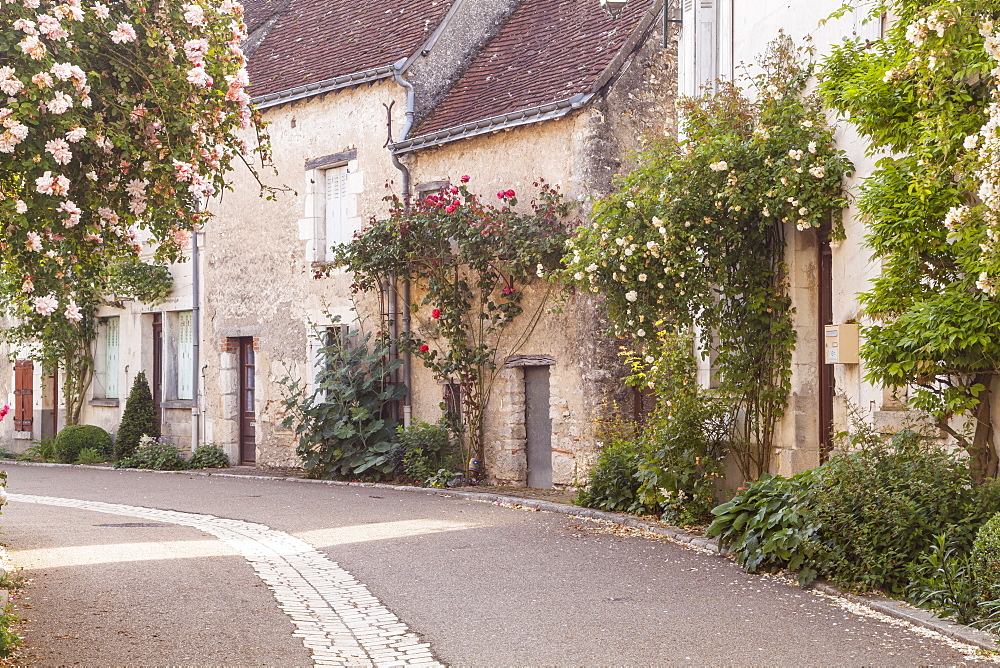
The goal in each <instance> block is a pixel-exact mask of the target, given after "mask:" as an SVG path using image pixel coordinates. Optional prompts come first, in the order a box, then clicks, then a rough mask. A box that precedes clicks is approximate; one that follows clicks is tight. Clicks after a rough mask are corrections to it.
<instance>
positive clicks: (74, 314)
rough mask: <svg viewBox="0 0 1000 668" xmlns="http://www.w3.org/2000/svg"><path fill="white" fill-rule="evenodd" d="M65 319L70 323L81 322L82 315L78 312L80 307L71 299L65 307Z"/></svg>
mask: <svg viewBox="0 0 1000 668" xmlns="http://www.w3.org/2000/svg"><path fill="white" fill-rule="evenodd" d="M65 314H66V319H67V320H70V321H72V322H80V321H81V320H83V313H81V312H80V307H79V306H77V305H76V302H74V301H73V300H72V299H70V300H69V304H67V305H66V311H65Z"/></svg>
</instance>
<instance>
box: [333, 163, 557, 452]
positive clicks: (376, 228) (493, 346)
mask: <svg viewBox="0 0 1000 668" xmlns="http://www.w3.org/2000/svg"><path fill="white" fill-rule="evenodd" d="M464 181H465V179H463V183H462V185H460V186H454V187H451V188H450V189H449V190H448V191H447V192H446V194H443V195H431V196H429V197H427V198H426V199H425V200H423V201H419V202H415V203H414V204H413V206H409V205H404V204H403V203H401V202H400V201H398V200H393V207H392V210H391V212H390V216H389V217H388V218H387V219H384V220H374V221H372V222H371V224H370V225H369V226H368V227H367V228H365V230H363V232H362V233H361V234H360V235H358V236H356V238H355V239H354V240H353V241H352V242H351V243H349V244H344V245H340V246H336V247H334V249H333V253H334V262H335V263H336V264H337V265H340V266H343V267H345V268H346V269H347V270H348V271H350V272H351V273H352V274H353V276H354V280H355V284H354V287H355V289H357V290H363V291H368V292H378V293H379V294H381V287H382V285H383V284H385V283H386V282H388V281H393V280H396V279H397V278H404V277H405V278H407V279H408V280H410V281H411V282H412V284H413V285H414V287H415V288H416V289H419V290H421V291H423V295H424V296H423V299H422V300H421V302H420V303H419V304H413V305H412V306H411V309H412V313H413V317H414V319H415V320H416V322H417V323H419V324H420V325H421V327H414V330H413V331H412V332H411V333H410V334H411V335H410V337H409V338H406V339H404V340H402V341H401V342H400V343H401V346H402V347H403V348H404V349H406V350H409V351H410V352H412V353H413V354H415V355H416V356H417V357H419V358H420V359H421V361H422V362H423V363H424V366H426V367H427V368H428V369H430V370H431V371H432V372H433V373H434V376H435V377H436V378H437V379H439V380H444V381H447V380H454V379H457V380H458V382H459V384H460V385H461V388H462V404H463V411H462V419H463V427H464V429H463V435H464V437H465V439H466V443H465V446H466V449H467V451H468V453H469V454H470V456H475V457H479V458H481V457H482V454H483V444H482V438H483V434H482V420H483V410H484V408H485V406H486V404H487V402H488V401H489V396H490V392H491V390H492V388H493V383H494V381H495V379H496V376H497V373H498V372H499V371H498V369H499V366H500V363H501V362H502V361H503V360H504V359H506V358H507V357H508V356H510V355H512V354H514V353H515V352H517V350H518V349H519V348H520V346H521V345H522V344H523V343H524V341H525V339H526V338H527V335H528V334H529V333H530V332H531V331H532V330H533V329H534V326H535V324H536V323H537V321H538V317H539V316H540V314H541V312H542V310H543V308H544V306H545V301H546V300H545V295H542V297H541V298H540V299H538V301H537V303H535V304H534V306H533V308H532V309H531V310H530V311H529V312H528V313H527V314H525V316H524V317H521V318H519V316H521V315H522V314H523V313H524V310H525V306H524V292H525V288H526V287H527V286H528V285H529V284H531V283H532V281H533V279H534V277H535V276H536V273H544V272H545V271H551V270H554V269H556V268H557V267H558V266H559V259H560V257H561V255H562V251H563V245H564V243H565V240H566V237H567V228H568V227H572V226H573V225H575V223H567V222H566V217H567V216H568V214H569V207H568V206H567V205H566V204H565V203H564V202H562V200H561V197H560V196H559V194H558V193H557V191H556V190H555V189H554V188H552V187H550V186H547V185H545V184H543V185H542V186H541V187H540V190H539V193H538V196H537V199H536V200H533V201H532V202H531V211H530V213H521V212H519V211H516V210H515V209H514V207H515V206H516V205H517V203H518V200H517V197H516V196H515V193H514V191H513V190H507V191H501V192H500V193H498V196H499V202H500V205H499V206H493V205H491V204H487V203H484V202H483V201H481V200H480V199H479V198H478V197H477V196H476V195H474V194H473V193H472V192H471V191H470V190H469V189H468V187H467V186H466V185H465V182H464ZM535 186H536V187H539V184H538V183H536V184H535ZM382 312H383V313H384V312H385V309H384V308H383V309H382ZM515 321H516V322H517V323H518V324H517V325H516V326H514V325H513V323H514V322H515ZM383 329H386V330H387V329H388V327H387V326H384V327H383ZM424 329H426V330H430V331H431V332H432V333H431V334H429V335H428V337H427V338H426V339H425V338H421V335H419V334H418V332H421V331H423V330H424ZM442 343H443V345H442Z"/></svg>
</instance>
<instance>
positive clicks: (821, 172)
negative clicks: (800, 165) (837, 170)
mask: <svg viewBox="0 0 1000 668" xmlns="http://www.w3.org/2000/svg"><path fill="white" fill-rule="evenodd" d="M809 173H810V174H812V175H813V176H815V177H816V178H817V179H821V178H823V177H824V176H825V175H826V168H824V167H823V165H816V166H815V167H810V168H809Z"/></svg>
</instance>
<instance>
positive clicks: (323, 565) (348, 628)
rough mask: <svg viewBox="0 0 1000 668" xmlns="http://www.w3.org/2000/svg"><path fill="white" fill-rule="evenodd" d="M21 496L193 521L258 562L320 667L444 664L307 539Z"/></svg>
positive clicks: (20, 497) (165, 513) (209, 519)
mask: <svg viewBox="0 0 1000 668" xmlns="http://www.w3.org/2000/svg"><path fill="white" fill-rule="evenodd" d="M8 498H9V499H10V500H11V501H14V502H20V503H38V504H43V505H48V506H61V507H64V508H79V509H80V510H92V511H95V512H99V513H110V514H112V515H125V516H128V517H138V518H142V519H146V520H152V521H154V522H169V523H171V524H179V525H182V526H188V527H193V528H195V529H198V530H199V531H203V532H205V533H207V534H210V535H212V536H215V537H216V538H218V539H219V540H221V541H223V542H224V543H226V544H227V545H229V546H230V547H231V548H233V549H234V550H236V551H237V552H238V553H239V554H242V555H243V557H244V558H245V559H246V560H247V561H249V562H250V565H251V566H253V569H254V570H255V571H256V572H257V575H258V576H259V577H260V579H261V580H263V581H264V584H266V585H267V586H268V588H269V589H270V590H271V592H272V593H273V594H274V598H275V599H276V600H277V601H278V607H280V608H281V609H282V610H284V611H285V613H286V614H287V615H288V616H289V617H290V618H291V620H292V624H294V625H295V629H296V630H295V632H294V633H293V634H292V635H294V636H296V637H298V638H302V644H303V645H305V647H306V648H307V649H308V650H309V651H310V652H311V653H312V657H313V664H314V665H316V666H343V665H353V666H357V665H361V666H407V665H422V666H440V665H441V664H440V663H438V662H437V661H435V659H434V656H433V655H432V653H431V649H430V644H428V643H424V642H421V641H420V637H419V636H418V635H417V634H415V633H412V632H410V631H409V630H408V629H407V628H406V625H405V624H403V623H402V622H401V621H400V620H399V618H398V617H396V615H394V614H393V613H392V612H390V611H389V609H388V608H386V607H385V606H384V605H383V604H382V603H381V601H379V600H378V599H377V598H375V597H374V596H372V594H371V592H369V591H368V587H366V586H365V585H364V584H362V583H361V582H359V581H358V580H356V579H355V578H354V576H352V575H351V574H350V573H348V572H347V571H345V570H344V569H343V568H341V567H340V566H339V565H337V564H336V563H334V562H332V561H330V559H328V558H327V557H326V555H324V554H322V553H321V552H319V551H318V550H316V549H314V548H313V547H312V546H311V545H309V544H308V543H306V542H305V541H303V540H301V539H299V538H296V537H295V536H291V535H289V534H287V533H284V532H282V531H276V530H274V529H271V528H270V527H267V526H264V525H263V524H254V523H253V522H243V521H241V520H229V519H223V518H220V517H214V516H212V515H200V514H197V513H183V512H179V511H176V510H158V509H156V508H142V507H140V506H126V505H121V504H117V503H103V502H101V501H81V500H78V499H61V498H56V497H50V496H34V495H30V494H9V495H8Z"/></svg>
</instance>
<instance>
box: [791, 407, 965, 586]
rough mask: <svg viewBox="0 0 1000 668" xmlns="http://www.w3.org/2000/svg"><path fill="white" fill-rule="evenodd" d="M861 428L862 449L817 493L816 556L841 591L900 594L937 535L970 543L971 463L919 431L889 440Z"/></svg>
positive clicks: (842, 461) (830, 473)
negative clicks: (819, 537)
mask: <svg viewBox="0 0 1000 668" xmlns="http://www.w3.org/2000/svg"><path fill="white" fill-rule="evenodd" d="M855 428H856V430H857V431H856V433H855V435H854V436H853V437H852V442H853V443H854V445H855V446H856V447H859V448H860V449H859V450H858V451H857V452H852V453H849V454H843V455H839V456H837V457H834V458H833V459H831V460H830V462H828V464H827V465H826V468H827V473H826V475H825V476H824V479H823V483H822V484H821V485H820V486H819V487H817V488H816V489H815V490H814V492H813V494H812V504H813V505H812V510H811V515H812V517H813V520H814V521H815V522H816V523H817V524H819V525H821V526H822V541H821V542H820V543H818V544H817V550H818V554H822V556H821V557H820V561H821V562H823V565H824V568H825V569H826V570H828V571H829V575H830V576H831V577H832V579H833V580H834V582H836V583H837V584H838V585H841V586H844V587H847V588H852V589H861V590H867V589H885V590H888V591H891V592H894V593H902V592H903V590H904V589H905V587H906V585H907V582H908V567H909V565H910V564H911V563H912V562H914V561H916V560H917V559H918V557H919V556H920V554H921V553H922V552H923V551H924V550H925V549H926V548H927V546H928V545H931V544H932V541H933V540H934V537H935V536H936V535H938V534H945V535H946V537H947V539H948V540H949V541H951V540H954V541H957V543H958V545H959V546H962V544H963V543H964V544H965V545H967V544H968V543H967V541H968V538H967V536H968V534H969V532H968V526H969V522H970V516H971V515H972V509H973V503H974V502H975V498H976V494H975V492H974V491H973V485H972V478H971V475H970V473H969V469H968V467H967V465H966V463H965V462H963V461H960V460H959V459H958V458H957V457H956V455H955V454H953V453H951V452H948V451H946V450H944V449H942V448H940V447H938V446H937V445H935V444H933V443H930V442H928V439H926V438H923V437H921V436H920V435H919V434H917V433H916V432H914V431H908V430H907V431H901V432H899V433H898V434H895V435H894V436H893V437H892V438H891V439H886V438H884V437H882V436H880V435H879V434H876V433H875V432H874V430H873V428H872V427H870V426H867V425H864V424H862V423H860V422H859V423H858V424H856V425H855Z"/></svg>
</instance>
